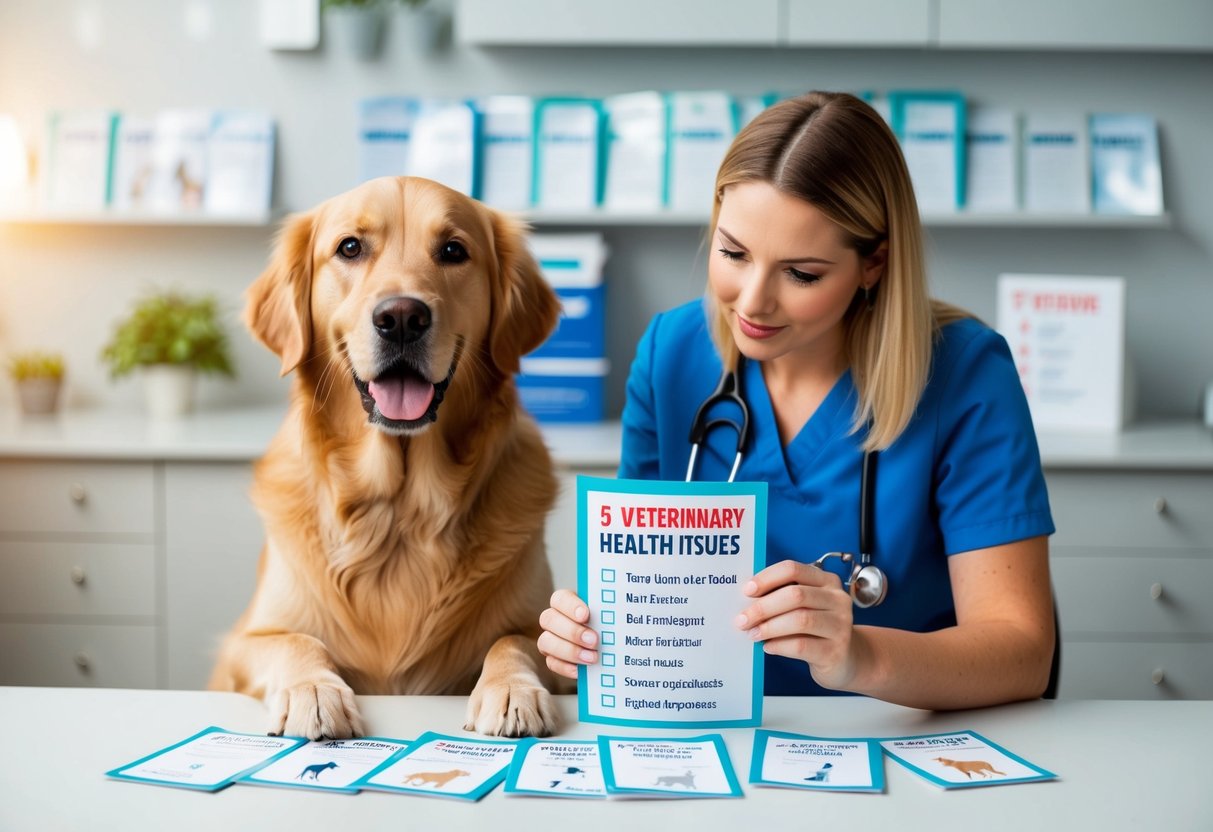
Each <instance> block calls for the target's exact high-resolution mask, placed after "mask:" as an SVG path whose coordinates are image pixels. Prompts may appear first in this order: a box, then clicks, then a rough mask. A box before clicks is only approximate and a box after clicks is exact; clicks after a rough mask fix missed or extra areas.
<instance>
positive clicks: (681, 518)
mask: <svg viewBox="0 0 1213 832" xmlns="http://www.w3.org/2000/svg"><path fill="white" fill-rule="evenodd" d="M766 524H767V484H766V483H760V482H759V483H755V482H750V483H727V482H690V483H686V482H668V481H648V480H626V479H606V478H598V477H585V476H579V477H578V478H577V538H578V539H577V589H578V594H579V595H580V597H581V598H582V599H584V600H585V601H586V603H587V605H588V606H589V609H590V619H589V626H590V627H591V628H593V629H594V630H596V631H597V632H598V633H599V637H600V639H601V642H600V651H599V662H598V663H596V664H594V665H590V666H586V665H582V666H580V667H579V668H578V687H577V704H578V715H579V718H580V719H581V721H582V722H594V723H601V724H606V725H627V726H649V727H653V726H657V727H665V728H726V727H727V728H740V727H749V726H756V725H760V724H761V723H762V694H763V668H764V662H763V650H762V644H761V643H760V642H755V641H753V639H751V638H750V636H749V635H748V634H747V633H744V632H742V631H740V630H738V629H737V628H736V627H735V626H734V624H733V621H734V619H735V618H736V616H737V615H738V613H740V612H741V610H742V609H744V608H745V607H746V605H747V602H748V599H747V598H746V597H745V595H744V594H743V593H742V591H741V587H743V586H745V584H746V583H747V582H748V581H749V580H750V578H752V577H753V575H754V574H755V573H757V572H758V571H760V570H761V569H762V568H764V567H765V565H766ZM591 525H592V527H593V531H592V532H591Z"/></svg>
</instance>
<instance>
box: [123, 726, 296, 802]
mask: <svg viewBox="0 0 1213 832" xmlns="http://www.w3.org/2000/svg"><path fill="white" fill-rule="evenodd" d="M305 742H307V740H305V739H303V738H301V737H267V736H266V735H264V734H234V733H232V732H230V731H225V730H223V729H222V728H216V727H215V726H213V725H212V726H211V727H209V728H206V729H205V730H202V731H199V732H198V733H197V734H194V735H193V736H192V737H187V738H186V739H183V740H182V741H181V742H178V743H174V744H172V745H170V746H168V747H167V748H162V749H160V750H159V751H154V752H152V753H151V754H148V755H147V756H146V757H141V758H139V759H138V760H135V762H133V763H128V764H126V765H124V766H119V767H118V768H116V769H113V770H112V771H107V772H106V773H105V776H106V777H114V778H117V779H119V780H132V781H134V782H136V783H151V784H152V785H155V786H176V787H177V788H181V789H197V790H198V791H204V792H216V791H219V790H220V789H222V788H226V787H227V786H230V785H231V784H232V783H233V782H235V781H236V780H238V779H240V778H241V777H243V776H245V775H247V774H250V773H251V772H254V771H256V770H257V769H259V768H261V767H262V766H265V765H268V764H269V763H272V762H273V761H274V760H276V759H278V758H279V757H281V756H283V755H284V754H289V753H290V752H291V751H293V750H294V749H296V748H298V747H299V746H301V745H303V744H304V743H305Z"/></svg>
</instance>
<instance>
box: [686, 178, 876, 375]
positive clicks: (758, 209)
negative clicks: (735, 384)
mask: <svg viewBox="0 0 1213 832" xmlns="http://www.w3.org/2000/svg"><path fill="white" fill-rule="evenodd" d="M844 239H845V237H844V233H843V231H842V229H841V228H840V227H839V226H838V225H836V224H835V223H834V222H833V221H831V220H829V219H827V218H826V216H825V215H824V214H823V213H821V211H819V210H818V209H817V208H814V207H813V206H812V205H810V204H809V203H807V202H805V201H803V200H801V199H797V198H796V197H793V196H788V195H787V194H784V193H782V192H780V191H778V190H776V188H775V187H774V186H773V185H770V184H768V183H766V182H743V183H741V184H738V185H731V186H729V187H728V188H727V189H726V190H725V192H724V196H723V198H722V200H721V203H720V213H719V216H718V219H717V223H716V232H715V236H714V237H713V239H712V252H711V256H710V258H709V260H708V285H709V287H710V288H711V291H712V293H713V294H714V295H715V297H716V301H717V303H718V304H719V306H720V310H721V311H722V312H723V313H724V315H725V316H726V318H727V320H728V322H729V327H730V328H731V329H732V331H733V338H734V340H735V341H736V343H737V347H738V349H740V350H741V353H742V355H744V356H746V357H747V358H749V359H751V360H754V361H771V360H775V359H778V358H782V357H783V356H788V355H795V354H802V355H807V354H810V353H813V354H814V355H815V357H817V358H818V359H822V358H825V359H827V360H834V361H836V360H837V359H838V357H839V356H841V354H842V334H843V333H842V327H841V321H842V317H843V315H844V313H845V312H846V311H847V307H848V306H850V304H851V301H852V300H853V299H854V298H855V293H856V292H858V291H859V290H860V289H861V288H863V287H872V286H874V284H875V283H876V281H877V280H879V279H880V275H881V273H882V272H883V269H884V259H885V258H884V251H885V249H884V247H883V246H882V247H881V249H880V251H878V252H877V254H875V255H873V256H872V257H870V258H866V259H865V258H861V257H860V256H859V253H858V252H857V251H855V250H854V249H853V248H848V247H846V246H845V245H844V243H843V240H844Z"/></svg>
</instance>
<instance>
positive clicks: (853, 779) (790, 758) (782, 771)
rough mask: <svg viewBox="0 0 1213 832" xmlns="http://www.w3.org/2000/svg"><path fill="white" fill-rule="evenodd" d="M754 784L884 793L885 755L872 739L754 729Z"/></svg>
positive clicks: (752, 777)
mask: <svg viewBox="0 0 1213 832" xmlns="http://www.w3.org/2000/svg"><path fill="white" fill-rule="evenodd" d="M750 783H752V784H753V785H755V786H778V787H781V788H789V789H819V790H822V791H836V792H883V791H884V755H882V754H881V753H880V743H878V742H877V741H876V740H873V739H868V738H859V739H831V738H826V737H811V736H807V735H805V734H788V733H784V732H782V731H764V730H761V729H759V730H758V731H755V732H754V755H753V757H752V758H751V759H750Z"/></svg>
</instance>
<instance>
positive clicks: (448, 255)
mask: <svg viewBox="0 0 1213 832" xmlns="http://www.w3.org/2000/svg"><path fill="white" fill-rule="evenodd" d="M438 259H439V260H441V261H442V262H443V263H463V262H465V261H466V260H467V259H468V250H467V249H466V248H464V247H463V243H459V242H456V241H454V240H450V241H448V242H446V243H444V244H443V246H442V248H440V249H439V250H438Z"/></svg>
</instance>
